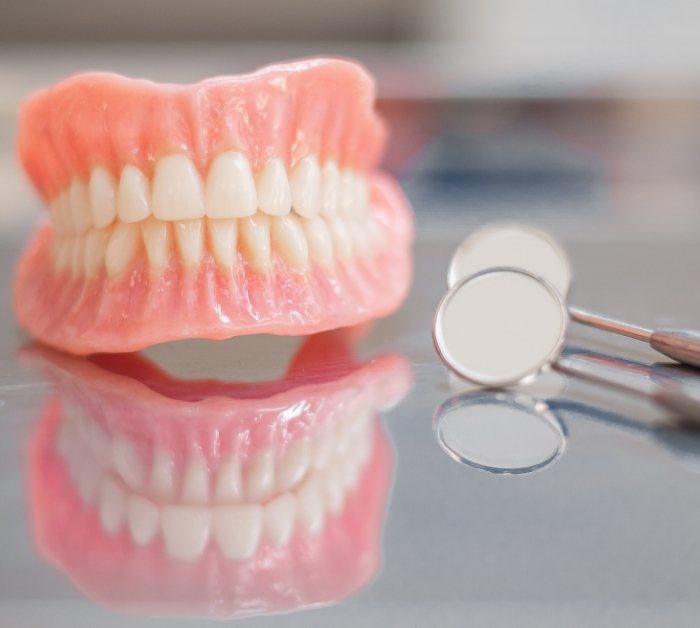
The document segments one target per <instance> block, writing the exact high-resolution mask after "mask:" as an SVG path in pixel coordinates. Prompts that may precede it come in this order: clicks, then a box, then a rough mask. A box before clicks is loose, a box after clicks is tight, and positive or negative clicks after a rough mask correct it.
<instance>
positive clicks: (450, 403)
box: [433, 392, 566, 474]
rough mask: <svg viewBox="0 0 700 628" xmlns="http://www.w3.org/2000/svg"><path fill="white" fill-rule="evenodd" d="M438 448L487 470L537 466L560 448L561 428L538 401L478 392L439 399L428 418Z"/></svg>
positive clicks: (563, 438) (533, 468)
mask: <svg viewBox="0 0 700 628" xmlns="http://www.w3.org/2000/svg"><path fill="white" fill-rule="evenodd" d="M433 427H434V430H435V436H436V438H437V440H438V443H439V444H440V446H441V447H442V449H443V450H444V451H445V452H446V453H447V454H448V455H449V456H450V457H451V458H453V459H454V460H456V461H457V462H460V463H462V464H465V465H468V466H470V467H474V468H476V469H482V470H484V471H489V472H491V473H510V474H522V473H531V472H532V471H536V470H538V469H543V468H545V467H547V466H549V465H550V464H552V463H553V462H554V461H555V460H557V459H558V458H559V456H561V454H562V453H563V452H564V449H565V447H566V436H565V433H564V428H563V427H562V424H561V423H560V422H559V420H558V419H557V418H556V416H555V415H554V414H553V413H552V412H551V410H550V409H549V407H548V406H547V405H546V404H545V403H544V402H543V401H536V400H534V399H532V398H531V397H528V396H525V395H511V394H508V393H495V392H480V393H469V394H465V395H458V396H456V397H452V398H451V399H449V400H447V401H446V402H445V403H444V404H442V405H441V406H440V407H439V408H438V410H437V412H436V413H435V417H434V419H433Z"/></svg>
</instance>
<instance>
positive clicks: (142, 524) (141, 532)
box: [126, 495, 160, 545]
mask: <svg viewBox="0 0 700 628" xmlns="http://www.w3.org/2000/svg"><path fill="white" fill-rule="evenodd" d="M126 520H127V523H128V524H129V531H130V532H131V538H132V539H133V540H134V543H136V544H137V545H147V544H148V543H150V542H151V541H152V540H153V537H154V536H155V535H156V532H158V524H159V523H160V522H159V512H158V508H157V507H156V505H155V504H154V503H153V502H152V501H150V500H148V499H146V498H145V497H141V495H130V496H129V499H128V500H127V502H126Z"/></svg>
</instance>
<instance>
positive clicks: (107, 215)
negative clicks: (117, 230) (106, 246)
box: [88, 166, 117, 227]
mask: <svg viewBox="0 0 700 628" xmlns="http://www.w3.org/2000/svg"><path fill="white" fill-rule="evenodd" d="M116 187H117V184H116V181H115V180H114V177H113V176H112V173H111V172H109V170H107V169H105V168H103V167H102V166H97V167H95V168H93V169H92V173H91V174H90V183H89V184H88V189H89V192H90V210H91V211H92V222H93V224H94V225H95V226H96V227H108V226H109V225H111V224H112V223H113V222H114V219H115V217H116V215H117V203H116Z"/></svg>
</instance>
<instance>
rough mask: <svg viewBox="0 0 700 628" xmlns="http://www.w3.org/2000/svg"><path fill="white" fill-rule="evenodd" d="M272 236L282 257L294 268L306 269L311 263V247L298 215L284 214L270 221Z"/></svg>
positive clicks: (273, 242)
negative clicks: (307, 242)
mask: <svg viewBox="0 0 700 628" xmlns="http://www.w3.org/2000/svg"><path fill="white" fill-rule="evenodd" d="M270 223H271V225H270V237H271V240H272V244H273V245H274V247H275V250H276V251H277V252H278V253H279V255H280V257H281V258H282V259H283V260H284V261H285V262H286V263H287V264H288V265H289V266H292V267H293V268H299V269H302V270H303V269H304V268H306V267H307V265H308V263H309V247H308V245H307V244H306V238H305V237H304V230H303V229H302V227H301V224H300V219H299V218H297V217H296V216H292V215H289V216H282V217H280V218H273V219H272V220H271V221H270Z"/></svg>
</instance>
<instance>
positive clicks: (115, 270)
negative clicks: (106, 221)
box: [105, 222, 140, 277]
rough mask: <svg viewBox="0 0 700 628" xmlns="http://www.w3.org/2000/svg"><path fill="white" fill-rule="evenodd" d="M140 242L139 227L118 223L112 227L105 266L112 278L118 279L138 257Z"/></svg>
mask: <svg viewBox="0 0 700 628" xmlns="http://www.w3.org/2000/svg"><path fill="white" fill-rule="evenodd" d="M139 241H140V238H139V228H138V226H137V225H133V224H127V223H123V222H118V223H117V224H115V225H114V227H112V232H111V233H110V236H109V242H108V243H107V249H106V251H105V266H106V267H107V274H108V275H109V276H110V277H116V276H117V275H119V274H120V273H121V272H122V271H124V270H126V268H127V267H128V266H129V264H130V263H131V261H132V260H133V259H134V257H135V256H136V252H137V251H138V248H139Z"/></svg>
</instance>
